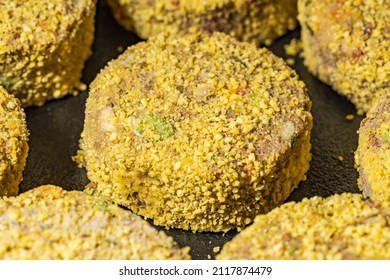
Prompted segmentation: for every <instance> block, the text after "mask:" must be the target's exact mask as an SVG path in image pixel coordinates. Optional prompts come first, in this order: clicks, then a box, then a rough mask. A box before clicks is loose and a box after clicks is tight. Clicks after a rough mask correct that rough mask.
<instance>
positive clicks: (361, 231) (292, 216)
mask: <svg viewBox="0 0 390 280" xmlns="http://www.w3.org/2000/svg"><path fill="white" fill-rule="evenodd" d="M389 221H390V210H389V209H384V208H381V207H380V206H378V205H376V204H375V203H374V202H372V201H371V200H364V199H363V198H362V195H361V194H351V193H344V194H341V195H333V196H331V197H328V198H321V197H312V198H310V199H308V198H304V199H303V200H302V201H301V202H299V203H295V202H289V203H286V204H284V205H282V206H281V207H279V208H276V209H274V210H273V211H271V212H269V213H268V214H266V215H260V216H258V217H257V218H256V220H255V222H254V223H253V225H251V226H249V227H248V228H246V229H245V230H244V231H242V232H241V233H239V234H238V235H237V236H236V237H234V238H233V239H232V241H230V242H228V243H226V244H225V246H224V247H223V248H222V251H221V253H220V254H219V255H218V256H217V259H219V260H222V259H304V260H339V259H389V258H390V226H389Z"/></svg>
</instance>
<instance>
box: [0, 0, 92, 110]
mask: <svg viewBox="0 0 390 280" xmlns="http://www.w3.org/2000/svg"><path fill="white" fill-rule="evenodd" d="M95 10H96V1H95V0H70V1H69V0H53V1H42V0H29V1H25V0H12V1H11V0H5V1H2V2H1V3H0V18H1V20H0V85H1V86H3V87H5V88H6V89H7V90H8V92H9V93H11V94H14V95H15V96H16V97H18V98H19V99H20V100H21V102H22V106H23V107H26V106H32V105H37V106H40V105H43V104H44V102H45V101H46V100H49V99H53V98H60V97H63V96H64V95H66V94H68V93H69V94H73V95H75V94H77V92H78V90H84V89H85V85H84V84H82V83H81V81H80V79H81V75H82V70H83V67H84V63H85V61H86V60H87V58H88V57H89V56H90V55H91V53H92V52H91V45H92V41H93V35H94V34H93V33H94V16H95Z"/></svg>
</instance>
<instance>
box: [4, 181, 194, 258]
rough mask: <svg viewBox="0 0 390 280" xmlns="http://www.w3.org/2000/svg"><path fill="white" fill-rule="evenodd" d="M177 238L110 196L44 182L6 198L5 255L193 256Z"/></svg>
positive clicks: (28, 256)
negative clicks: (179, 244)
mask: <svg viewBox="0 0 390 280" xmlns="http://www.w3.org/2000/svg"><path fill="white" fill-rule="evenodd" d="M189 258H190V257H189V255H188V248H183V249H180V248H179V247H178V246H177V245H176V244H175V243H174V241H173V239H172V238H171V237H167V236H166V235H165V234H164V233H163V232H158V231H157V230H156V229H154V228H153V227H152V226H150V225H149V224H148V223H147V222H146V221H144V220H142V219H141V218H140V217H138V216H136V215H134V214H132V213H131V212H129V211H126V210H123V209H121V208H119V207H118V206H116V205H113V204H111V203H110V202H108V201H107V200H105V199H102V198H100V197H94V196H91V195H89V194H86V193H84V192H80V191H69V192H67V191H65V190H63V189H61V188H59V187H55V186H50V185H47V186H41V187H38V188H35V189H32V190H30V191H27V192H25V193H22V194H20V195H19V196H17V197H10V198H4V199H3V200H2V199H0V259H189Z"/></svg>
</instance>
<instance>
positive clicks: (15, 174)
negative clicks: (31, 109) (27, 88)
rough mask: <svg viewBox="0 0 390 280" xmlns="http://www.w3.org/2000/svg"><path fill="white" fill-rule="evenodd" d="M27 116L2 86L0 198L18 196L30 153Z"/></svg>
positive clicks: (0, 111)
mask: <svg viewBox="0 0 390 280" xmlns="http://www.w3.org/2000/svg"><path fill="white" fill-rule="evenodd" d="M28 134H29V133H28V130H27V125H26V116H25V114H24V111H23V109H22V108H21V107H20V102H19V100H18V99H16V98H15V97H14V96H12V95H10V94H8V93H7V92H6V91H5V90H4V89H3V88H2V87H1V86H0V197H1V196H3V195H6V196H10V195H17V194H18V191H19V183H20V182H21V181H22V172H23V169H24V167H25V165H26V158H27V153H28V144H27V141H28Z"/></svg>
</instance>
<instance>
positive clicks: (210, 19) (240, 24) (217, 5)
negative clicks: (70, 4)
mask: <svg viewBox="0 0 390 280" xmlns="http://www.w3.org/2000/svg"><path fill="white" fill-rule="evenodd" d="M108 3H109V5H110V6H111V8H112V12H113V15H114V17H115V18H116V19H117V20H118V22H119V23H120V24H121V25H122V26H124V27H125V28H126V29H128V30H131V31H134V32H135V33H137V34H138V36H140V37H141V38H144V39H146V38H149V37H150V36H153V35H157V34H158V33H161V32H169V33H170V34H172V35H179V36H181V35H183V34H186V33H188V32H194V31H201V32H204V31H206V32H214V31H220V32H225V33H228V34H230V35H232V36H235V37H236V38H238V39H240V40H245V41H250V42H254V43H256V44H260V43H267V44H270V43H271V42H272V41H273V40H274V39H276V38H277V37H279V36H281V35H283V34H284V33H286V32H287V30H293V29H294V28H295V27H296V25H297V20H296V17H297V1H296V0H272V1H271V0H200V1H192V0H174V1H172V0H155V1H139V0H109V1H108Z"/></svg>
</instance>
